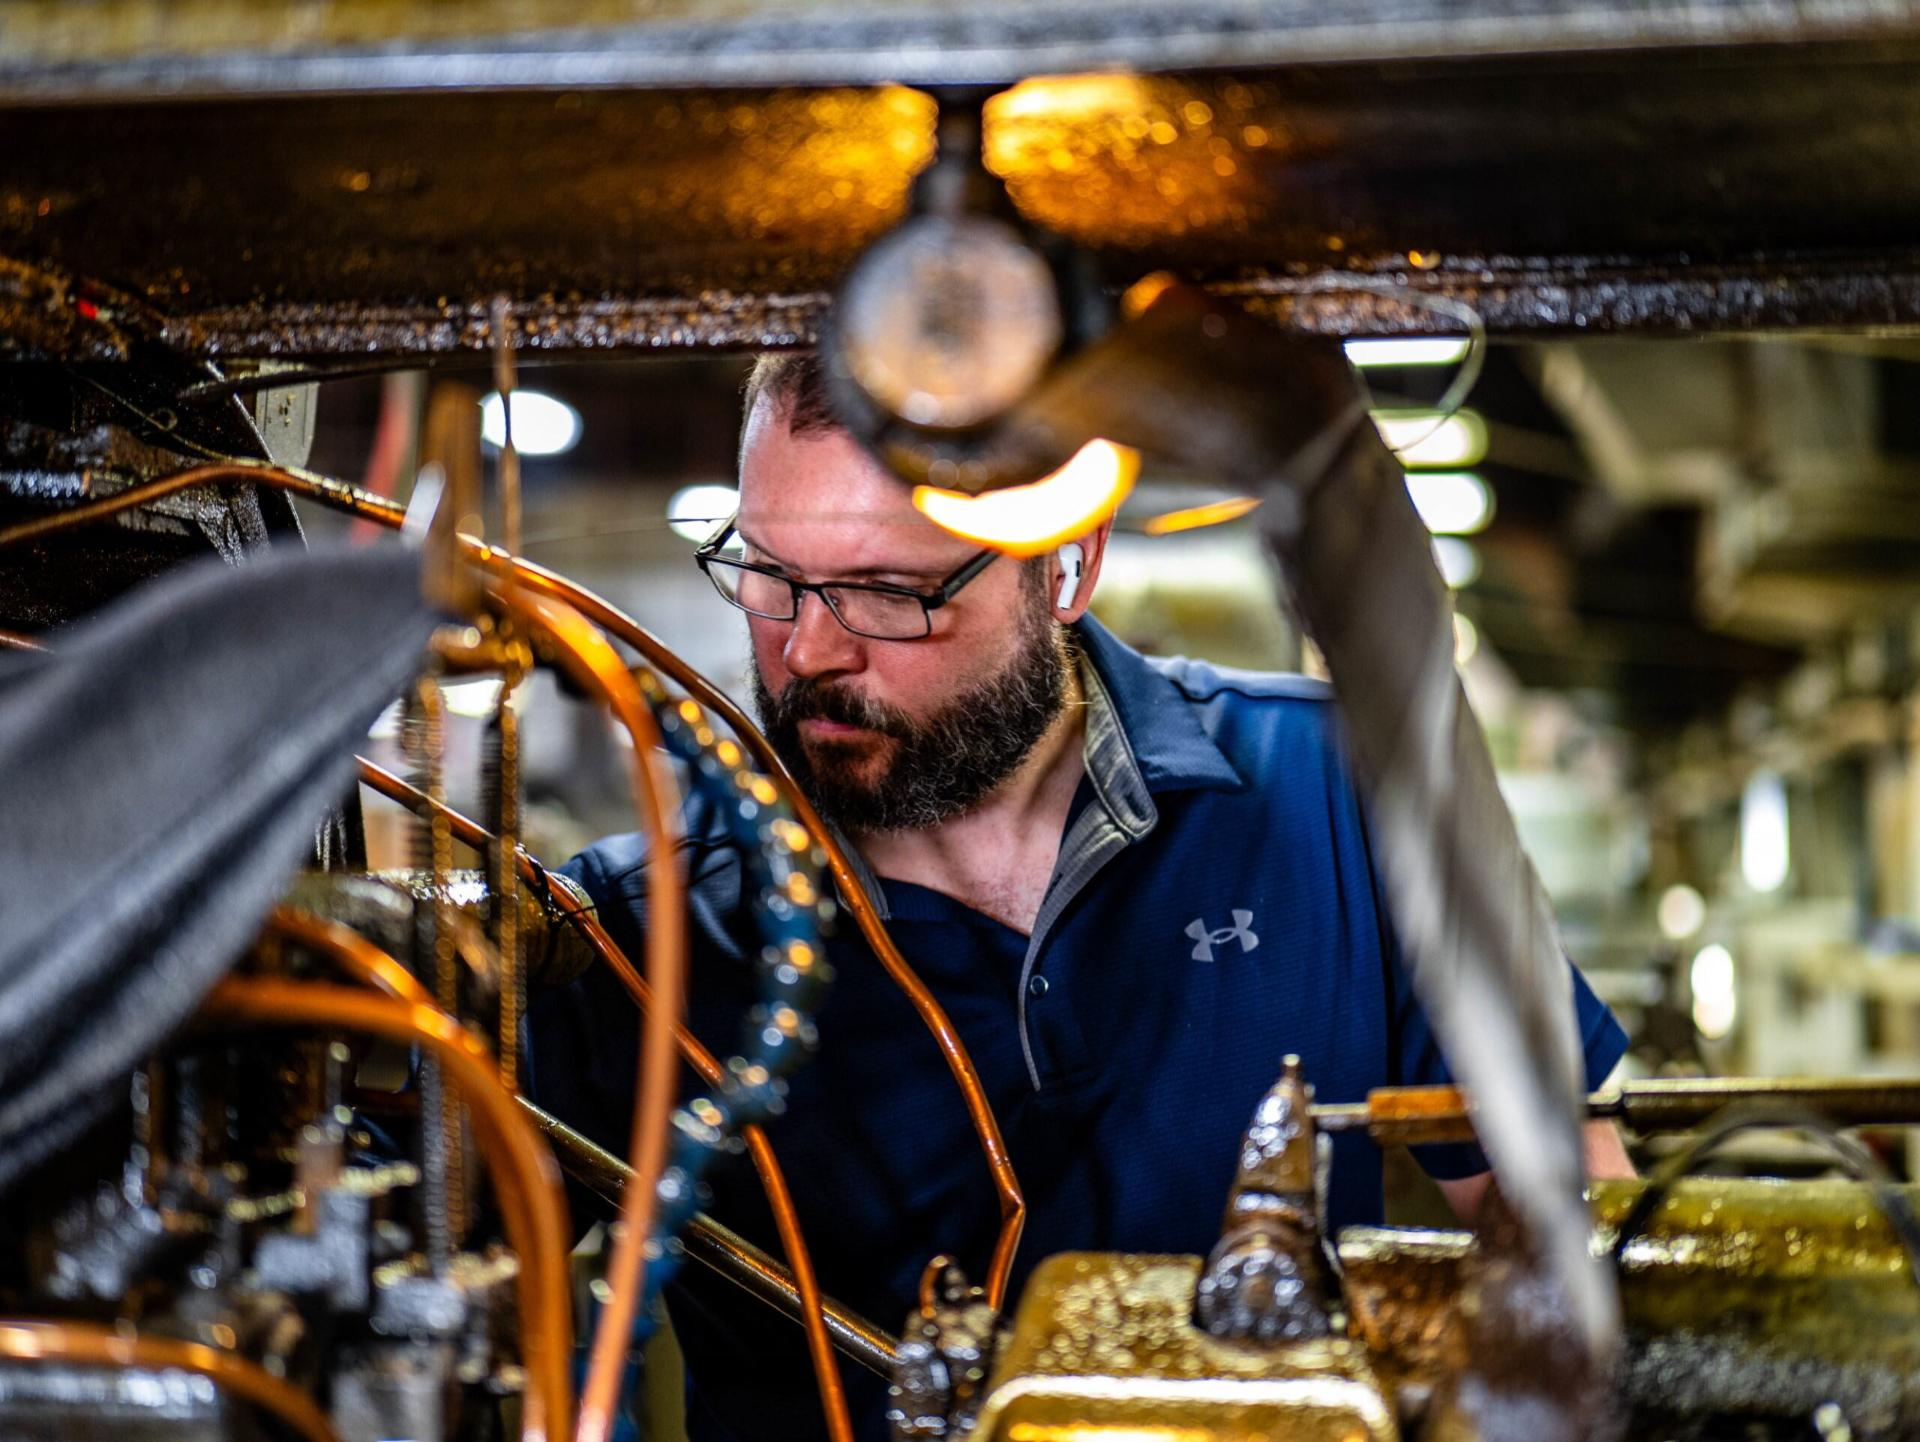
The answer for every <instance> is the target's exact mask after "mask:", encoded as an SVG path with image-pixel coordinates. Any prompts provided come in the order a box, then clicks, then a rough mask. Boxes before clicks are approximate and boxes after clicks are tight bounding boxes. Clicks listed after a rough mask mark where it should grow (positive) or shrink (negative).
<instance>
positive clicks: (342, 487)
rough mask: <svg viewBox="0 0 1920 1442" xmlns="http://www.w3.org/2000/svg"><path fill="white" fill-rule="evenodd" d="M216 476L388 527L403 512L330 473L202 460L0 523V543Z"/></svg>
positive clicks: (396, 524) (127, 507)
mask: <svg viewBox="0 0 1920 1442" xmlns="http://www.w3.org/2000/svg"><path fill="white" fill-rule="evenodd" d="M219 481H249V482H252V483H254V484H256V485H265V486H272V487H274V488H275V489H276V490H282V491H291V492H292V493H293V494H294V495H297V496H305V497H307V499H309V500H312V501H318V502H319V503H320V504H321V505H324V506H331V507H333V508H334V509H335V510H339V511H345V512H347V513H348V514H349V515H354V516H359V517H360V518H361V519H363V520H368V521H372V522H374V523H375V524H377V525H382V526H386V527H388V528H389V529H391V530H398V529H399V528H400V526H401V523H402V522H404V521H405V520H406V518H407V513H406V510H405V508H404V507H401V506H397V505H395V504H394V503H393V502H392V501H383V500H381V499H380V498H379V497H378V496H370V495H368V494H367V493H366V492H365V491H363V490H360V489H359V488H358V487H356V486H349V485H347V484H346V483H345V482H343V481H336V480H334V479H333V478H332V477H330V476H321V475H316V474H314V473H313V472H312V471H303V470H299V469H297V468H294V467H291V466H269V465H265V464H263V463H261V462H257V461H215V462H212V463H210V464H207V465H204V466H188V467H187V468H186V469H185V470H184V471H175V472H173V473H172V474H171V475H165V476H156V477H155V478H154V479H153V480H151V481H141V482H140V483H139V484H137V485H132V486H128V487H127V488H126V489H125V490H124V491H115V492H114V493H113V494H112V495H110V496H102V497H100V498H99V499H98V500H93V501H88V502H86V503H85V504H84V505H79V506H75V507H73V508H72V509H71V510H66V511H56V512H55V513H54V514H52V515H50V516H39V517H36V518H35V519H34V520H31V521H21V522H19V523H18V524H17V525H12V526H7V527H5V528H4V529H0V547H4V546H13V545H18V544H19V543H21V542H23V541H33V540H38V539H39V538H40V537H41V536H49V535H52V534H53V533H54V532H56V531H64V530H66V529H67V528H68V527H70V526H84V525H89V524H91V523H92V522H94V521H104V520H106V519H107V518H108V517H109V516H117V515H119V514H120V513H121V512H122V511H132V510H137V509H138V508H139V507H141V506H144V505H147V504H148V503H150V502H152V501H158V500H162V499H164V498H165V497H167V496H171V495H173V494H175V493H176V492H178V491H188V490H192V489H193V488H194V487H195V486H205V485H212V484H214V483H215V482H219Z"/></svg>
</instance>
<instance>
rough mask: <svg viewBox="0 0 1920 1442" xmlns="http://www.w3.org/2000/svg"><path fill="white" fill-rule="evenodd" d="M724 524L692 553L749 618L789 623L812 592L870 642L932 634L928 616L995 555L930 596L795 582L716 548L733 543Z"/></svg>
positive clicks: (880, 586)
mask: <svg viewBox="0 0 1920 1442" xmlns="http://www.w3.org/2000/svg"><path fill="white" fill-rule="evenodd" d="M733 534H734V522H732V521H728V522H727V524H726V525H725V526H723V527H721V529H720V530H719V532H718V533H717V534H715V535H714V536H713V537H712V538H711V539H710V540H707V541H705V542H703V543H702V544H701V546H700V549H699V550H697V551H695V552H694V553H693V559H694V563H695V564H696V565H698V566H699V567H700V569H701V570H702V571H704V572H706V575H707V579H708V580H709V581H711V582H713V589H714V590H716V591H718V592H719V593H720V594H721V596H722V597H724V598H725V599H726V600H727V601H729V602H731V603H732V604H733V605H735V606H738V607H739V608H740V609H741V610H743V611H745V612H746V613H747V614H748V615H750V616H764V617H765V618H766V619H767V620H769V621H791V620H793V619H794V618H795V617H797V616H798V615H799V614H800V595H801V592H803V591H811V592H812V593H813V594H814V595H816V596H818V597H819V598H820V599H821V600H822V601H824V602H826V606H827V609H828V610H829V611H831V612H833V618H834V620H836V621H838V622H839V623H840V624H841V625H842V626H845V627H846V628H847V629H848V630H849V631H851V632H853V634H854V635H856V636H865V637H867V638H868V639H869V640H873V641H918V640H919V639H920V638H921V637H923V636H926V635H929V634H931V633H932V631H933V613H934V612H935V611H937V610H939V609H940V608H941V607H942V606H944V605H946V604H947V602H949V601H951V600H952V599H953V598H954V597H955V596H957V595H959V594H960V591H961V588H962V587H964V586H965V585H966V584H967V582H969V581H971V580H972V579H973V578H974V577H975V576H977V575H979V574H980V573H981V572H982V571H984V570H986V569H987V567H988V566H990V565H992V564H993V562H994V560H995V559H996V558H997V557H998V556H999V554H1000V553H999V552H998V551H982V552H980V554H978V555H977V556H973V557H971V558H970V559H969V560H968V561H967V562H966V563H965V564H964V565H962V566H961V567H960V569H959V570H957V571H955V572H954V573H953V574H952V575H950V576H948V577H947V578H946V579H945V580H944V581H942V582H941V583H940V584H939V585H938V586H936V587H934V588H933V590H931V591H915V590H911V589H909V588H908V587H906V586H889V585H886V584H884V583H882V582H867V581H826V582H814V581H796V580H794V579H793V577H791V576H789V575H786V574H785V573H784V572H781V571H778V570H775V569H774V568H773V567H772V566H759V565H755V564H754V563H753V562H751V561H736V560H734V559H732V558H731V557H729V556H722V555H721V554H720V548H721V547H722V546H724V545H726V543H727V542H728V540H729V539H731V538H732V536H733Z"/></svg>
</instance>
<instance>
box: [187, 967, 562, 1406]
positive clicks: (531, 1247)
mask: <svg viewBox="0 0 1920 1442" xmlns="http://www.w3.org/2000/svg"><path fill="white" fill-rule="evenodd" d="M202 1011H203V1013H204V1014H206V1015H208V1016H211V1017H214V1018H219V1019H224V1020H227V1021H234V1022H244V1023H249V1024H260V1025H272V1026H285V1025H289V1024H293V1025H302V1024H306V1025H313V1026H323V1027H341V1028H345V1029H347V1030H350V1031H364V1032H368V1033H371V1034H372V1035H375V1036H380V1037H384V1038H386V1039H388V1040H390V1041H398V1042H402V1043H406V1044H409V1045H419V1046H422V1047H424V1048H426V1049H427V1050H429V1051H431V1052H432V1053H433V1054H434V1056H436V1057H437V1058H439V1060H440V1062H441V1064H442V1065H443V1066H444V1067H445V1068H446V1074H447V1079H448V1081H449V1082H451V1083H452V1084H453V1085H454V1086H455V1087H457V1088H458V1089H459V1090H460V1092H461V1094H462V1095H463V1096H464V1098H465V1099H466V1102H467V1104H468V1107H469V1108H470V1109H471V1112H472V1116H473V1124H474V1128H475V1130H476V1131H477V1132H478V1133H479V1134H480V1136H481V1139H482V1140H483V1142H484V1143H485V1146H484V1148H483V1150H482V1156H483V1157H484V1158H485V1159H486V1160H487V1162H488V1164H489V1168H490V1172H491V1175H492V1178H493V1185H494V1192H495V1194H496V1196H497V1197H498V1200H499V1204H500V1213H501V1218H502V1221H503V1223H504V1225H505V1228H506V1232H507V1240H508V1242H509V1244H511V1246H512V1247H513V1249H514V1251H515V1252H516V1253H517V1254H518V1255H519V1258H520V1275H519V1278H518V1280H517V1283H516V1285H517V1287H518V1290H519V1302H520V1345H521V1351H522V1355H523V1357H524V1359H525V1362H526V1368H527V1397H526V1407H525V1410H524V1413H523V1426H522V1436H523V1438H526V1439H531V1442H550V1439H558V1438H562V1437H564V1436H565V1435H566V1431H567V1414H568V1412H569V1411H570V1410H571V1397H570V1385H569V1378H568V1371H567V1368H568V1362H569V1359H570V1358H571V1356H572V1353H573V1311H572V1305H571V1299H570V1297H569V1295H568V1290H567V1270H566V1257H567V1252H568V1249H569V1247H570V1245H571V1242H572V1236H571V1233H570V1231H569V1229H568V1225H567V1216H566V1201H565V1198H564V1196H563V1194H562V1193H561V1190H560V1175H559V1171H558V1169H557V1168H556V1167H555V1165H554V1161H553V1154H552V1153H551V1152H549V1151H548V1150H547V1149H546V1147H545V1146H544V1145H542V1143H541V1141H540V1139H539V1136H538V1135H537V1134H536V1133H535V1131H534V1130H533V1128H532V1126H531V1124H530V1123H528V1121H527V1120H526V1118H525V1117H524V1116H522V1115H521V1113H520V1109H519V1107H518V1106H517V1105H516V1104H515V1103H514V1100H513V1098H512V1097H511V1096H509V1095H508V1094H507V1092H506V1091H505V1090H504V1089H503V1088H502V1087H501V1085H500V1082H499V1079H498V1078H497V1077H496V1075H495V1073H494V1066H493V1058H492V1056H491V1054H490V1053H489V1052H488V1051H487V1048H486V1046H485V1044H484V1043H482V1042H481V1041H480V1040H479V1039H478V1038H476V1037H475V1036H474V1035H473V1034H472V1033H471V1032H469V1031H468V1030H467V1029H466V1028H465V1027H463V1026H461V1025H460V1023H458V1022H457V1021H455V1020H454V1019H453V1018H452V1017H450V1016H448V1015H447V1014H446V1013H445V1012H442V1011H439V1010H437V1009H436V1008H433V1007H430V1006H421V1005H417V1004H413V1003H409V1002H405V1001H400V1000H398V999H395V998H391V997H385V996H375V995H373V994H371V993H369V992H366V991H362V990H359V989H357V988H348V987H339V986H326V985H321V984H318V983H314V982H297V981H285V980H282V979H280V978H278V977H229V978H227V979H226V980H225V981H222V982H221V983H219V985H217V986H215V987H214V989H213V990H212V991H211V992H209V993H208V995H207V999H206V1002H205V1003H204V1005H203V1007H202Z"/></svg>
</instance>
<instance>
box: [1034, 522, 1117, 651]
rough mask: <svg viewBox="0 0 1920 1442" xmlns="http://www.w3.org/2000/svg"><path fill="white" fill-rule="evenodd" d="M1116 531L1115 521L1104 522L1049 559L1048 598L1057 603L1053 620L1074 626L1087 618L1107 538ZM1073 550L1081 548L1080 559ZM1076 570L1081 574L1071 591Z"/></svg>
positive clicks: (1103, 557) (1105, 551)
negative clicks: (1081, 619) (1076, 622)
mask: <svg viewBox="0 0 1920 1442" xmlns="http://www.w3.org/2000/svg"><path fill="white" fill-rule="evenodd" d="M1112 532H1113V522H1112V521H1111V520H1107V521H1104V522H1102V523H1101V524H1100V525H1099V526H1097V527H1095V528H1094V529H1093V530H1091V531H1089V532H1087V534H1086V535H1084V536H1081V537H1080V538H1079V539H1077V540H1074V541H1069V542H1066V543H1065V544H1063V545H1062V546H1061V547H1060V548H1059V549H1058V550H1056V551H1055V552H1054V553H1053V555H1052V556H1051V557H1050V558H1049V559H1048V562H1047V597H1048V599H1049V600H1051V601H1052V602H1053V619H1054V620H1056V621H1058V622H1059V623H1060V624H1061V625H1063V626H1065V625H1070V624H1072V623H1073V622H1075V621H1078V620H1079V619H1080V618H1081V617H1082V616H1084V615H1086V613H1087V607H1088V605H1089V604H1091V603H1092V601H1093V588H1094V584H1095V583H1096V582H1097V581H1099V579H1100V564H1101V562H1102V561H1104V560H1105V559H1106V555H1107V537H1108V536H1109V535H1111V534H1112ZM1069 547H1074V548H1077V549H1078V551H1079V555H1078V557H1077V558H1076V557H1075V556H1074V555H1073V552H1072V551H1071V550H1069V549H1068V548H1069ZM1076 559H1077V562H1078V565H1077V568H1076V566H1075V564H1074V563H1075V561H1076ZM1076 569H1077V570H1078V572H1079V575H1078V577H1077V578H1074V579H1073V581H1072V585H1071V588H1069V586H1068V581H1069V578H1070V577H1073V573H1074V571H1075V570H1076Z"/></svg>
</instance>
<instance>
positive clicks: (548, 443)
mask: <svg viewBox="0 0 1920 1442" xmlns="http://www.w3.org/2000/svg"><path fill="white" fill-rule="evenodd" d="M480 437H481V439H482V440H484V441H485V442H486V443H487V444H488V445H490V446H492V447H493V448H494V449H495V450H499V449H500V448H501V447H503V446H505V445H506V443H507V408H506V406H504V405H503V404H501V401H500V395H499V393H498V392H497V391H496V392H493V393H490V394H489V395H488V396H487V397H486V399H485V400H483V401H481V402H480ZM579 440H580V412H578V411H576V410H575V409H574V408H573V407H572V406H570V405H568V404H567V403H566V402H565V401H563V400H561V399H560V398H559V397H557V396H550V395H547V394H546V393H545V392H543V391H515V392H514V393H513V448H514V449H515V450H516V451H518V452H519V453H520V454H521V455H523V456H557V455H559V454H560V453H561V452H562V451H570V450H572V449H573V448H574V446H575V445H577V444H578V443H579Z"/></svg>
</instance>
